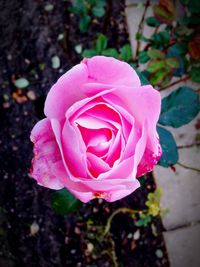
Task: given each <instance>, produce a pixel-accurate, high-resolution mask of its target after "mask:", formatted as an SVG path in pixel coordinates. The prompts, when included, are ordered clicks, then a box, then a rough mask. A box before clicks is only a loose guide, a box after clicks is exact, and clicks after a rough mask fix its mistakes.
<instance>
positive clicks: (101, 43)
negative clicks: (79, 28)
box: [95, 33, 108, 54]
mask: <svg viewBox="0 0 200 267" xmlns="http://www.w3.org/2000/svg"><path fill="white" fill-rule="evenodd" d="M107 44H108V40H107V37H106V36H105V35H104V34H102V33H100V34H99V36H98V38H97V40H96V49H95V50H96V51H97V54H100V53H102V52H103V50H104V49H106V47H107Z"/></svg>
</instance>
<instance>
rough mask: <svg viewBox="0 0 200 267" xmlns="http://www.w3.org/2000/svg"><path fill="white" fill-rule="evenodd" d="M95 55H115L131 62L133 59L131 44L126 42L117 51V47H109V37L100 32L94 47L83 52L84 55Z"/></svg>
mask: <svg viewBox="0 0 200 267" xmlns="http://www.w3.org/2000/svg"><path fill="white" fill-rule="evenodd" d="M95 55H103V56H109V57H114V58H117V59H121V60H124V61H126V62H130V61H131V60H132V50H131V46H130V44H125V45H124V46H122V47H121V49H120V51H117V49H115V48H108V39H107V37H106V36H105V35H104V34H102V33H100V34H99V35H98V37H97V39H96V41H95V45H94V48H92V49H85V50H84V51H83V53H82V56H83V57H88V58H90V57H93V56H95Z"/></svg>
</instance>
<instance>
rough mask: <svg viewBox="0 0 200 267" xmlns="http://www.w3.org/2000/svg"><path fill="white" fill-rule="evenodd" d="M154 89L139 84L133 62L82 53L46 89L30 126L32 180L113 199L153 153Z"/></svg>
mask: <svg viewBox="0 0 200 267" xmlns="http://www.w3.org/2000/svg"><path fill="white" fill-rule="evenodd" d="M160 106H161V99H160V94H159V92H157V91H156V90H155V89H153V87H152V86H151V85H145V86H142V85H141V82H140V79H139V77H138V75H137V74H136V72H135V71H134V70H133V68H132V67H131V66H130V65H129V64H127V63H125V62H122V61H119V60H117V59H114V58H111V57H104V56H95V57H93V58H90V59H84V60H83V61H82V62H81V63H80V64H78V65H76V66H75V67H73V68H72V69H71V70H69V71H68V72H66V73H65V74H64V75H63V76H61V78H60V79H59V80H58V81H57V82H56V83H55V84H54V85H53V87H52V88H51V90H50V91H49V93H48V95H47V99H46V102H45V108H44V112H45V115H46V117H47V118H45V119H43V120H41V121H39V122H38V123H37V124H36V125H35V127H34V128H33V130H32V132H31V141H32V142H33V143H34V154H35V156H34V158H33V160H32V170H31V176H32V177H33V178H34V179H35V180H36V181H37V183H38V184H39V185H42V186H45V187H48V188H51V189H61V188H64V187H65V188H67V189H68V190H69V191H70V192H71V193H72V194H74V195H75V196H76V197H77V198H78V199H80V200H81V201H83V202H88V201H89V200H91V199H94V198H97V197H100V198H104V199H105V200H107V201H115V200H118V199H121V198H123V197H125V196H127V195H129V194H131V193H132V192H133V191H135V190H136V189H137V188H138V187H139V186H140V183H139V182H138V180H137V178H136V177H140V176H142V175H144V174H145V173H147V172H149V171H151V170H152V168H153V166H154V165H155V164H156V163H157V161H158V160H159V158H160V156H161V147H160V144H159V139H158V134H157V132H156V123H157V121H158V118H159V113H160Z"/></svg>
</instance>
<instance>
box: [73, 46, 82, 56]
mask: <svg viewBox="0 0 200 267" xmlns="http://www.w3.org/2000/svg"><path fill="white" fill-rule="evenodd" d="M74 49H75V51H76V53H77V54H81V52H82V50H83V47H82V44H78V45H76V46H75V47H74Z"/></svg>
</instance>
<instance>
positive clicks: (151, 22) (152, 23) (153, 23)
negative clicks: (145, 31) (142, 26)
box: [146, 17, 160, 27]
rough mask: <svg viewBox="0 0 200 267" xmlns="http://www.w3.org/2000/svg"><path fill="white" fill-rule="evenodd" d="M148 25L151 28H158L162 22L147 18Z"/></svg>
mask: <svg viewBox="0 0 200 267" xmlns="http://www.w3.org/2000/svg"><path fill="white" fill-rule="evenodd" d="M146 23H147V25H148V26H150V27H158V26H159V25H160V22H159V21H157V19H156V18H155V17H149V18H146Z"/></svg>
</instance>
